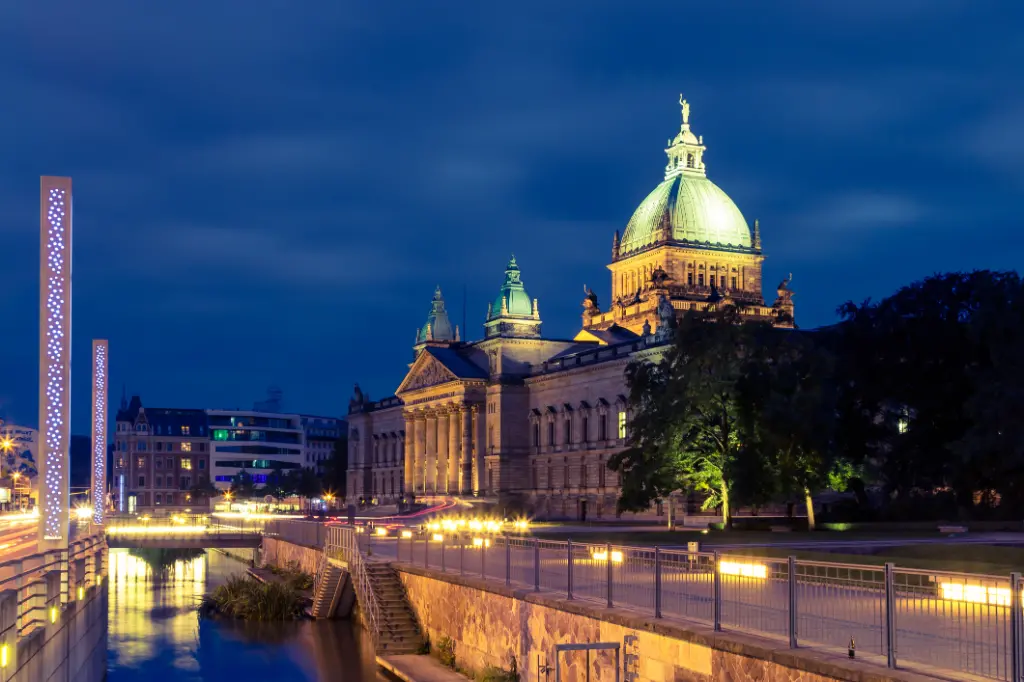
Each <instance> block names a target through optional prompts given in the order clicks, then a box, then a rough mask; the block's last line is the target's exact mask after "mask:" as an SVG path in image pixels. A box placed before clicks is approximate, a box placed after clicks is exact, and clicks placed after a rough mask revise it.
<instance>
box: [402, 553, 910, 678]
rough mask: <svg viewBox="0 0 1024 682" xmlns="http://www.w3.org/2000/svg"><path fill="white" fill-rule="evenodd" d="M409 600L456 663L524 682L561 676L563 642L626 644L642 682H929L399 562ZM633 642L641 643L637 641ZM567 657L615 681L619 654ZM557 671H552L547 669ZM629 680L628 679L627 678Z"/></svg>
mask: <svg viewBox="0 0 1024 682" xmlns="http://www.w3.org/2000/svg"><path fill="white" fill-rule="evenodd" d="M395 568H396V570H397V571H398V575H399V578H400V579H401V581H402V583H403V584H404V585H405V588H406V592H407V593H408V597H409V603H410V604H411V606H412V608H413V611H414V612H415V613H416V617H417V619H418V620H419V623H420V626H421V628H422V629H423V631H424V634H426V635H427V636H428V637H429V638H430V641H431V642H432V643H433V645H434V646H436V645H437V643H438V642H439V641H441V639H442V638H444V637H448V638H451V640H453V641H454V643H455V659H456V663H457V665H459V666H460V667H462V668H464V669H466V670H468V671H470V672H473V673H478V672H480V671H482V670H483V669H484V668H486V667H487V666H497V667H500V668H504V669H506V670H508V669H509V668H510V665H511V660H512V658H513V657H515V660H516V667H517V668H518V670H519V673H520V679H529V680H539V679H552V680H553V679H555V665H556V661H555V659H554V655H555V645H556V644H563V643H596V642H618V643H619V644H622V645H623V648H622V654H624V655H626V654H628V655H630V657H631V660H632V663H631V664H630V666H629V669H630V671H631V672H632V673H635V675H634V676H633V677H632V679H633V680H635V681H636V682H711V680H728V681H729V682H826V681H828V680H850V681H854V682H891V681H897V680H899V681H904V682H905V681H908V680H924V679H928V678H924V677H922V676H920V675H916V674H913V673H909V672H906V671H901V670H889V669H887V668H886V667H884V665H875V664H873V663H870V662H867V661H861V660H857V661H851V660H849V659H848V658H846V657H844V656H842V655H840V654H838V653H827V652H821V651H817V650H814V651H812V650H808V649H789V648H788V646H786V644H785V643H781V642H774V641H772V640H767V639H762V638H757V637H752V636H745V635H742V634H737V633H734V632H730V633H721V632H715V631H713V630H712V629H711V628H702V627H700V626H696V625H692V626H691V625H685V626H683V625H680V624H679V623H676V622H667V621H664V620H655V619H653V618H645V617H644V616H642V615H639V614H637V613H634V612H630V611H625V610H621V609H607V608H601V607H600V606H597V605H595V604H592V603H587V602H581V601H579V600H572V601H569V600H567V599H564V598H558V597H555V596H552V595H549V594H545V593H537V592H529V591H526V590H521V589H513V588H509V587H505V586H503V585H500V584H496V583H493V582H490V581H486V582H485V581H482V580H479V579H476V578H467V577H462V576H455V575H449V574H442V573H440V572H438V571H433V570H430V569H424V568H421V567H418V566H410V565H406V564H395ZM633 638H635V639H633ZM589 660H590V676H589V677H588V676H587V674H586V672H587V671H586V661H587V658H586V655H585V654H584V653H583V652H565V653H562V654H561V661H560V663H561V679H562V680H563V681H564V682H576V681H577V680H578V681H581V682H582V681H583V680H587V679H589V680H592V682H614V681H615V680H616V679H620V678H616V676H615V665H614V654H612V653H592V654H591V655H590V659H589ZM548 666H549V667H548ZM625 679H629V678H625Z"/></svg>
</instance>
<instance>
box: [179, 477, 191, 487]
mask: <svg viewBox="0 0 1024 682" xmlns="http://www.w3.org/2000/svg"><path fill="white" fill-rule="evenodd" d="M191 487H192V477H191V476H182V477H181V486H180V488H179V489H180V490H188V489H189V488H191Z"/></svg>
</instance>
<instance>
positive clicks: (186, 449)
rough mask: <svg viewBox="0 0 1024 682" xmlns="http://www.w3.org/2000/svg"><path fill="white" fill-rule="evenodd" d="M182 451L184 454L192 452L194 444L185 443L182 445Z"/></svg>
mask: <svg viewBox="0 0 1024 682" xmlns="http://www.w3.org/2000/svg"><path fill="white" fill-rule="evenodd" d="M181 451H182V452H192V443H190V442H188V441H185V442H184V443H182V444H181Z"/></svg>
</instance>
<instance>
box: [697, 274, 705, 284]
mask: <svg viewBox="0 0 1024 682" xmlns="http://www.w3.org/2000/svg"><path fill="white" fill-rule="evenodd" d="M697 286H700V287H702V286H704V273H703V272H702V273H700V274H699V275H697Z"/></svg>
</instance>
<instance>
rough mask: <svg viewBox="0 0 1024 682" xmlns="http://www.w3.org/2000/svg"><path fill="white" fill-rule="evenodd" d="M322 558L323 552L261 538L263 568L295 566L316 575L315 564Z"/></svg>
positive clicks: (282, 541)
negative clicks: (268, 566)
mask: <svg viewBox="0 0 1024 682" xmlns="http://www.w3.org/2000/svg"><path fill="white" fill-rule="evenodd" d="M322 556H323V550H321V549H314V548H312V547H305V546H303V545H296V544H294V543H291V542H286V541H284V540H277V539H275V538H268V537H264V538H263V552H262V556H261V561H262V563H263V565H264V566H267V565H270V566H278V567H280V568H285V567H287V566H289V565H291V564H295V565H297V566H298V567H299V569H300V570H302V571H305V572H306V573H310V574H312V575H316V567H317V562H318V561H319V559H320V557H322Z"/></svg>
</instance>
